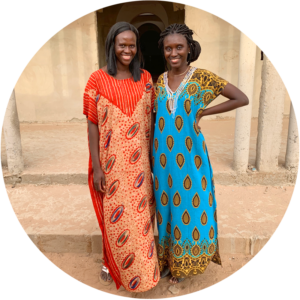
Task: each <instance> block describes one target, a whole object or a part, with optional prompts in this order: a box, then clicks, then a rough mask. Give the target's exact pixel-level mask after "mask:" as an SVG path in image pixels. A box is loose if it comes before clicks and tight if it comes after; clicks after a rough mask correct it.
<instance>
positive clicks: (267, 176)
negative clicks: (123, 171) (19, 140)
mask: <svg viewBox="0 0 300 300" xmlns="http://www.w3.org/2000/svg"><path fill="white" fill-rule="evenodd" d="M214 178H215V182H216V183H218V184H221V185H239V186H246V185H272V186H283V185H294V184H295V183H296V179H297V172H296V170H292V171H291V170H286V169H284V168H278V170H277V171H276V172H270V173H263V172H252V171H250V170H248V171H247V172H246V173H243V174H238V173H236V172H234V171H232V170H231V171H225V172H220V171H214ZM4 182H5V184H15V183H16V184H35V185H44V184H46V185H50V184H80V185H83V184H88V173H87V171H86V172H82V173H73V174H72V173H58V174H55V173H54V174H49V173H35V174H32V173H27V172H26V171H25V172H24V173H22V174H21V175H18V176H14V175H8V174H7V175H4Z"/></svg>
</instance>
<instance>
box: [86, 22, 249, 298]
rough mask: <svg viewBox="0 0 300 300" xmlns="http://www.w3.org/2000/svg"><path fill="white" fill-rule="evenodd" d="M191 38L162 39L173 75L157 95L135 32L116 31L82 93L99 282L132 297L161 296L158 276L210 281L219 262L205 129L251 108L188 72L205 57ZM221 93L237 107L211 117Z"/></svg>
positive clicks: (222, 84) (210, 79)
mask: <svg viewBox="0 0 300 300" xmlns="http://www.w3.org/2000/svg"><path fill="white" fill-rule="evenodd" d="M192 34H193V32H192V31H191V30H190V29H189V28H188V27H187V26H186V25H178V24H173V25H171V26H169V27H168V28H167V29H166V30H165V31H164V32H162V33H161V39H160V41H159V47H161V49H162V50H163V54H164V58H165V60H166V62H167V63H168V65H169V66H170V70H169V71H168V72H165V73H164V74H162V75H161V76H160V77H159V79H158V81H157V86H156V93H155V94H154V88H153V84H152V79H151V76H150V74H149V73H148V72H147V71H145V70H142V69H140V60H141V53H140V50H139V40H138V32H137V30H136V29H135V27H133V26H132V25H130V24H128V23H125V22H121V23H117V24H115V25H114V26H113V27H112V28H111V30H110V32H109V34H108V37H107V40H106V59H107V66H105V67H103V68H102V69H100V70H98V71H96V72H94V73H93V74H92V75H91V77H90V79H89V81H88V83H87V86H86V89H85V93H84V114H85V115H86V116H87V119H88V135H89V148H90V159H89V187H90V192H91V196H92V200H93V204H94V208H95V211H96V215H97V218H98V221H99V225H100V229H101V231H102V236H103V258H104V268H103V269H102V273H101V280H102V282H104V283H105V282H106V283H109V282H110V281H111V277H112V279H113V280H114V281H115V283H116V286H117V288H119V287H120V286H121V285H123V286H124V288H125V289H127V290H128V291H133V292H142V291H146V290H148V289H151V288H152V287H154V286H155V285H156V284H157V282H158V281H159V278H160V274H159V273H160V272H159V270H160V271H161V272H162V273H161V274H162V276H166V275H167V274H168V273H169V272H171V274H172V278H171V282H172V283H177V282H179V281H181V280H182V278H185V277H187V276H190V275H196V274H200V273H203V272H204V270H205V268H206V267H207V265H208V263H209V262H210V261H214V262H216V263H219V264H220V263H221V260H220V256H219V252H218V239H217V218H216V200H215V194H214V185H213V174H212V168H211V165H210V162H209V157H208V153H207V148H206V144H205V140H204V137H203V135H202V133H201V131H200V130H199V128H198V123H199V120H200V119H201V118H202V117H203V116H206V115H211V114H216V113H221V112H225V111H229V110H232V109H235V108H237V107H240V106H243V105H246V104H247V103H248V99H247V97H246V96H245V95H244V94H243V93H242V92H241V91H239V90H238V89H237V88H235V87H234V86H232V85H231V84H229V83H227V81H225V80H223V79H221V78H220V77H218V76H216V75H215V74H213V73H211V72H209V71H206V70H202V69H197V68H194V67H191V66H190V63H191V62H193V61H195V60H197V58H198V57H199V55H200V51H201V48H200V45H199V43H197V42H196V41H194V40H193V38H192ZM219 94H222V95H223V96H225V97H227V98H229V99H230V100H228V101H227V102H224V103H222V104H219V105H217V106H214V107H212V108H209V109H205V108H206V106H207V105H208V104H209V103H210V102H211V101H212V100H213V99H215V98H216V97H217V96H218V95H219ZM154 97H155V106H154V107H153V102H154ZM151 111H154V112H155V114H152V113H151ZM151 115H152V119H154V117H155V118H156V125H155V132H154V138H153V139H154V142H153V144H154V147H153V149H152V151H151V152H152V153H151V160H152V165H153V175H154V179H155V180H154V192H155V199H156V201H157V221H158V231H159V245H158V261H157V254H156V248H155V244H154V237H153V226H154V224H153V222H154V213H155V204H154V203H155V201H154V197H153V194H152V193H153V191H152V174H151V171H150V163H149V151H150V150H149V149H150V142H149V141H150V138H151V139H152V132H151V131H153V130H151ZM152 128H154V122H153V121H152ZM158 262H159V264H158Z"/></svg>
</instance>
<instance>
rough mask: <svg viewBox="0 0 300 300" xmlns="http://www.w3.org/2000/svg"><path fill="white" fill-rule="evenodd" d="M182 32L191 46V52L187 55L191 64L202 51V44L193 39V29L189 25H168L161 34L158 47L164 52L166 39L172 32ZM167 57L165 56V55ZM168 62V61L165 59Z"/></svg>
mask: <svg viewBox="0 0 300 300" xmlns="http://www.w3.org/2000/svg"><path fill="white" fill-rule="evenodd" d="M175 33H177V34H182V35H183V36H184V37H185V38H186V41H187V44H188V45H189V47H190V54H188V57H187V63H188V65H190V63H192V62H193V61H196V60H197V59H198V57H199V55H200V53H201V46H200V44H199V43H198V42H197V41H195V40H194V39H193V33H194V32H193V30H191V29H190V28H189V27H187V26H186V25H185V24H176V23H175V24H172V25H170V26H168V27H167V28H166V29H165V30H164V31H163V32H162V33H161V34H160V39H159V41H158V48H159V49H161V51H162V53H163V52H164V47H163V46H164V39H165V37H166V36H168V35H170V34H175ZM164 59H165V57H164ZM165 63H166V61H165Z"/></svg>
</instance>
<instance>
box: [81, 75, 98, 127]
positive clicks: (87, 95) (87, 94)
mask: <svg viewBox="0 0 300 300" xmlns="http://www.w3.org/2000/svg"><path fill="white" fill-rule="evenodd" d="M98 94H99V93H98V89H97V82H96V78H95V73H93V74H92V75H91V76H90V78H89V80H88V82H87V85H86V87H85V90H84V94H83V114H84V115H86V117H87V118H88V120H90V121H91V122H93V123H95V124H97V125H98V114H97V103H96V96H97V95H98Z"/></svg>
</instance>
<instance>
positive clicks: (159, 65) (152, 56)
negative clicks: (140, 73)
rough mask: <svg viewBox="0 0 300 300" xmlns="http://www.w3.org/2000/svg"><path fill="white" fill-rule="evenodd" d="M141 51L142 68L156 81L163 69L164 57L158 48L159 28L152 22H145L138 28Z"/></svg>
mask: <svg viewBox="0 0 300 300" xmlns="http://www.w3.org/2000/svg"><path fill="white" fill-rule="evenodd" d="M138 30H139V35H140V45H141V51H142V53H143V57H144V69H146V70H147V71H148V72H149V73H150V74H151V76H152V78H153V81H154V82H156V81H157V78H158V76H159V75H160V74H162V73H163V72H164V71H165V67H164V59H163V56H162V53H161V51H160V50H159V49H158V40H159V35H160V33H161V30H160V29H159V28H158V27H157V26H156V25H154V24H151V23H146V24H143V25H141V26H140V27H139V28H138Z"/></svg>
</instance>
